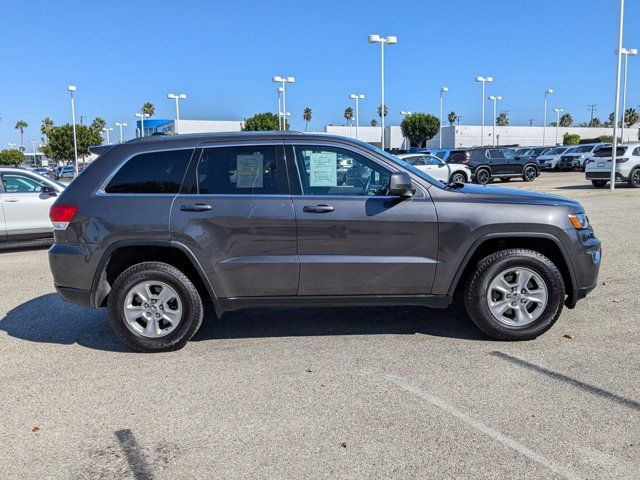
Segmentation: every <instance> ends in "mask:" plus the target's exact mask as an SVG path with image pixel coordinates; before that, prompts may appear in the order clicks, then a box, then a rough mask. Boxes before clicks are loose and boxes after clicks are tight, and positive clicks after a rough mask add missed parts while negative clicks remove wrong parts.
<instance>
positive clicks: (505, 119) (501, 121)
mask: <svg viewBox="0 0 640 480" xmlns="http://www.w3.org/2000/svg"><path fill="white" fill-rule="evenodd" d="M496 125H498V126H499V127H506V126H507V125H509V116H508V115H507V112H502V113H501V114H499V115H498V116H497V117H496Z"/></svg>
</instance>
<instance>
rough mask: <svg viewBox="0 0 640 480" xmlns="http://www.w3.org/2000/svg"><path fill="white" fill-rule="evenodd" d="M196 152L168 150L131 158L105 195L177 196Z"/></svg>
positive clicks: (119, 171) (113, 179)
mask: <svg viewBox="0 0 640 480" xmlns="http://www.w3.org/2000/svg"><path fill="white" fill-rule="evenodd" d="M192 153H193V150H191V149H189V150H167V151H164V152H152V153H142V154H140V155H136V156H135V157H132V158H131V159H130V160H129V161H128V162H127V163H125V164H124V165H123V167H122V168H121V169H120V170H118V173H116V174H115V176H114V177H113V178H112V179H111V181H110V182H109V184H108V185H107V187H106V188H105V189H104V191H105V192H106V193H146V194H162V193H178V192H179V191H180V185H181V184H182V179H183V177H184V174H185V171H186V170H187V165H188V164H189V159H190V158H191V154H192Z"/></svg>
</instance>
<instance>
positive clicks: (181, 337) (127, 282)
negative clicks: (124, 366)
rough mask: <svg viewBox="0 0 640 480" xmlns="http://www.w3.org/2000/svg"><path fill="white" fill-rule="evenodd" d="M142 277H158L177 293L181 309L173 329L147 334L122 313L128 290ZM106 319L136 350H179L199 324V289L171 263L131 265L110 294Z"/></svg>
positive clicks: (141, 280)
mask: <svg viewBox="0 0 640 480" xmlns="http://www.w3.org/2000/svg"><path fill="white" fill-rule="evenodd" d="M144 281H152V282H153V281H157V282H163V283H165V284H167V285H169V286H170V287H171V288H172V289H173V290H174V291H175V292H176V293H177V295H178V296H179V298H180V302H181V304H182V305H183V307H184V308H183V312H182V316H181V318H180V321H179V323H178V325H177V326H176V327H175V330H173V331H172V332H170V333H168V334H167V335H166V336H162V337H159V338H148V337H144V336H142V335H139V334H136V333H134V332H133V331H132V330H131V329H130V328H129V327H128V326H127V322H126V320H125V316H124V314H123V310H124V304H125V300H126V297H127V294H128V293H129V290H130V289H131V288H133V287H134V286H136V285H138V284H140V283H141V282H144ZM108 311H109V323H110V324H111V327H112V328H113V330H114V331H115V332H116V334H117V335H118V336H119V337H120V338H121V339H122V340H123V341H124V342H125V343H126V344H127V345H129V346H130V347H131V348H133V349H134V350H137V351H139V352H166V351H171V350H179V349H180V348H182V347H184V346H185V344H186V343H187V342H188V341H189V339H191V337H193V335H195V333H196V332H197V331H198V329H199V328H200V325H201V324H202V317H203V307H202V299H201V298H200V294H199V293H198V290H197V289H196V287H195V286H194V285H193V283H192V282H191V280H189V278H188V277H187V276H186V275H185V274H184V273H182V272H181V271H180V270H178V269H177V268H175V267H174V266H172V265H169V264H166V263H160V262H145V263H139V264H137V265H134V266H132V267H130V268H128V269H127V270H125V271H124V272H122V273H121V274H120V276H119V277H118V278H117V279H116V281H115V282H114V284H113V287H112V289H111V293H110V294H109V301H108Z"/></svg>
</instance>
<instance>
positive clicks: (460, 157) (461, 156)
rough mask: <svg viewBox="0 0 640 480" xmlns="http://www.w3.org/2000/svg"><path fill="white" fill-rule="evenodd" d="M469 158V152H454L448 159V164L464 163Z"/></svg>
mask: <svg viewBox="0 0 640 480" xmlns="http://www.w3.org/2000/svg"><path fill="white" fill-rule="evenodd" d="M468 158H469V152H467V151H461V152H452V153H451V155H449V158H447V162H448V163H464V162H465V161H466V160H467V159H468Z"/></svg>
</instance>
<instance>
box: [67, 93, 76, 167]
mask: <svg viewBox="0 0 640 480" xmlns="http://www.w3.org/2000/svg"><path fill="white" fill-rule="evenodd" d="M67 90H68V92H69V94H71V125H72V128H73V172H74V174H75V176H76V177H77V176H78V137H77V136H76V106H75V103H74V100H73V92H75V91H76V90H77V88H76V86H75V85H69V86H68V87H67Z"/></svg>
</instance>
